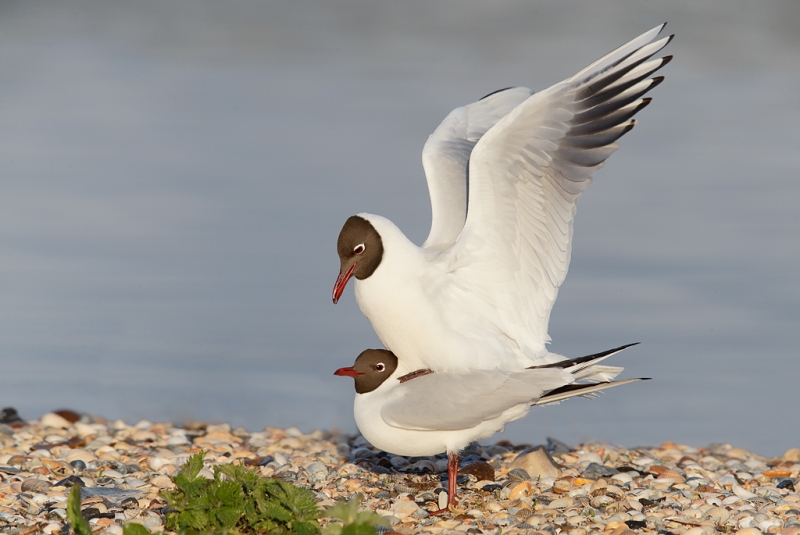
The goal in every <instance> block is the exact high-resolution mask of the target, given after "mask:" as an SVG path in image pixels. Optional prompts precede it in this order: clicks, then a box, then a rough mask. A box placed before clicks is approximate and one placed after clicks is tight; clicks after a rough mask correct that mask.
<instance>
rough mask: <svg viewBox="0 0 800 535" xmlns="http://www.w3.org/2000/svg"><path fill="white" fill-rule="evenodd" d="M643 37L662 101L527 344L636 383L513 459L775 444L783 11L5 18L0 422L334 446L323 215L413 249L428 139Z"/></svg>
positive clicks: (781, 340) (366, 8) (64, 8)
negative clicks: (544, 325)
mask: <svg viewBox="0 0 800 535" xmlns="http://www.w3.org/2000/svg"><path fill="white" fill-rule="evenodd" d="M664 20H667V21H669V26H668V30H669V31H670V32H675V33H677V34H678V35H677V38H676V40H675V41H674V42H673V43H672V44H670V46H669V48H668V52H669V53H672V54H674V55H675V60H674V61H673V62H672V63H671V64H670V65H669V66H668V67H666V68H665V72H664V74H665V75H666V76H667V80H666V82H665V83H664V84H662V85H661V86H660V87H659V88H658V89H656V90H655V91H654V93H653V96H654V97H655V100H654V102H653V104H652V105H651V106H650V107H649V108H648V109H647V110H645V111H643V112H642V113H641V114H640V116H639V119H640V121H639V124H638V125H637V127H636V129H635V130H634V131H633V132H631V133H630V134H629V135H627V136H626V137H625V138H624V139H623V140H622V148H621V149H620V150H619V151H618V152H617V153H616V154H615V155H614V156H613V157H612V158H611V159H610V160H609V162H608V164H607V166H606V167H605V169H603V170H602V171H600V172H599V173H598V174H597V176H596V179H595V183H594V184H593V185H592V186H591V187H590V188H589V190H588V191H587V192H586V194H585V195H584V196H583V197H582V199H581V202H580V204H579V210H578V216H577V220H576V224H575V240H574V249H573V255H572V265H571V268H570V273H569V275H568V277H567V280H566V283H565V284H564V286H563V287H562V289H561V291H560V294H559V298H558V301H557V303H556V307H555V310H554V313H553V316H552V320H551V324H550V325H551V336H552V338H553V344H552V346H551V347H552V349H553V350H554V351H557V352H560V353H562V354H565V355H568V356H578V355H583V354H587V353H593V352H596V351H599V350H603V349H607V348H610V347H615V346H617V345H621V344H623V343H627V342H632V341H640V342H642V344H641V345H640V346H637V347H636V348H633V349H630V350H628V351H627V352H625V353H624V354H622V355H620V356H619V358H618V359H617V360H616V363H618V364H621V365H624V366H625V367H626V371H625V372H624V375H625V376H626V377H635V376H648V377H653V378H654V380H653V381H650V382H647V383H639V384H636V385H631V386H626V387H625V388H620V389H616V390H613V391H610V392H608V393H607V394H605V395H603V396H601V398H600V399H597V400H593V401H585V400H571V401H568V402H565V403H562V404H561V405H559V406H557V407H546V408H541V409H535V410H534V411H532V413H531V414H530V415H529V416H528V417H527V418H526V419H524V420H522V421H520V422H515V423H513V424H511V425H509V426H508V429H507V431H506V433H505V435H504V436H505V437H506V438H510V439H511V440H514V441H517V442H532V443H536V442H541V441H543V440H544V439H545V437H546V436H554V437H557V438H559V439H561V440H563V441H566V442H570V443H577V442H578V441H582V440H587V439H598V440H606V441H609V442H612V443H616V444H623V445H627V446H636V445H644V444H658V443H660V442H663V441H666V440H674V441H676V442H681V443H687V444H691V445H696V446H701V445H706V444H708V443H711V442H731V443H734V444H735V445H737V446H739V447H745V448H750V449H752V450H754V451H756V452H758V453H761V454H764V455H777V454H781V453H783V451H785V450H786V449H788V448H790V447H799V446H800V432H798V431H797V414H798V411H797V407H798V401H797V399H798V398H797V396H798V386H797V385H798V377H800V354H798V353H799V352H798V347H800V329H799V328H798V327H800V282H798V281H799V280H800V278H798V273H800V217H798V215H797V211H798V210H797V204H798V200H800V150H798V147H799V146H800V135H799V134H798V126H797V125H798V124H800V104H798V98H797V88H798V86H800V34H798V32H797V31H796V28H797V26H798V23H800V4H798V3H797V2H794V1H789V0H787V1H785V2H770V3H758V4H752V3H748V2H738V1H732V0H716V1H708V2H705V3H703V4H702V5H696V6H692V7H691V8H688V7H682V5H681V4H679V3H674V2H673V3H660V4H659V5H658V6H655V5H653V4H647V5H644V4H642V5H639V4H629V3H626V4H609V3H597V2H592V1H589V0H586V1H580V2H579V1H569V2H564V1H562V2H559V3H558V4H547V5H537V4H534V3H531V2H523V1H518V2H516V1H507V2H506V1H503V2H492V3H486V2H482V1H477V0H475V1H472V0H452V1H450V0H443V1H436V2H428V1H422V0H419V1H417V0H409V1H404V2H383V3H379V2H371V1H367V0H352V1H344V0H329V1H326V2H324V3H315V2H305V1H295V2H262V1H255V0H253V1H251V2H246V1H240V0H235V1H228V2H224V3H219V2H213V1H194V0H192V1H188V0H187V1H181V0H175V1H172V2H161V1H155V0H154V1H145V0H140V1H138V2H135V3H131V2H123V1H121V0H106V1H104V2H90V1H67V2H59V3H55V4H54V3H51V2H46V1H44V0H25V1H19V2H5V3H3V4H2V5H0V72H1V73H2V76H1V77H0V366H2V373H1V374H0V404H2V405H3V406H14V407H16V408H17V409H18V410H19V411H20V413H21V414H22V416H23V417H27V418H35V417H38V416H40V415H41V414H42V413H44V412H46V411H48V410H53V409H57V408H61V407H69V408H72V409H75V410H79V411H85V412H91V413H96V414H100V415H103V416H105V417H108V418H124V419H126V420H128V421H136V420H138V419H140V418H147V419H149V420H154V421H155V420H176V421H182V420H189V419H201V420H220V421H227V422H230V423H232V424H234V425H245V426H247V427H249V428H251V429H259V428H261V427H263V426H265V425H273V426H290V425H297V426H299V427H300V428H301V429H304V430H311V429H314V428H332V427H337V428H340V429H344V430H347V431H355V424H354V422H353V418H352V408H351V404H352V398H353V395H354V392H353V390H352V385H351V384H350V381H348V380H342V379H341V378H336V377H333V376H332V372H333V370H335V369H336V368H338V367H340V366H345V365H349V364H350V363H351V362H352V360H353V359H354V358H355V356H356V355H357V354H358V353H359V352H360V351H361V350H362V349H364V348H366V347H378V344H379V343H378V342H377V339H376V337H375V335H374V334H373V333H372V331H371V329H370V327H369V324H368V322H367V321H366V319H365V318H364V317H363V316H361V314H360V312H359V310H358V307H357V306H356V304H355V301H354V298H353V295H352V290H350V289H348V290H347V291H346V292H345V295H344V297H343V298H342V301H341V302H340V304H339V305H337V306H335V307H334V306H333V305H332V304H331V302H330V292H331V288H332V286H333V282H334V280H335V278H336V275H337V273H338V260H337V257H336V253H335V240H336V236H337V234H338V231H339V228H340V226H341V224H342V223H343V221H344V220H345V219H346V217H347V216H349V215H351V214H353V213H357V212H361V211H368V212H372V213H377V214H382V215H385V216H387V217H389V218H390V219H392V220H393V221H395V222H396V223H397V224H398V226H399V227H400V228H401V229H403V230H404V231H405V232H406V233H407V235H409V237H411V238H412V239H413V240H415V241H417V242H418V243H419V242H421V241H422V240H424V238H425V236H426V235H427V230H428V226H429V221H430V209H429V205H428V198H427V190H426V186H425V181H424V176H423V173H422V168H421V164H420V153H421V149H422V144H423V143H424V141H425V139H426V138H427V136H428V135H429V134H430V133H431V132H432V131H433V129H434V128H435V127H436V126H437V125H438V123H439V121H441V119H442V118H444V116H445V115H446V114H447V113H448V112H449V111H450V110H451V109H452V108H454V107H456V106H458V105H462V104H465V103H468V102H471V101H473V100H475V99H476V98H478V97H480V96H482V95H484V94H486V93H488V92H490V91H492V90H494V89H497V88H500V87H506V86H509V85H526V86H529V87H532V88H534V89H542V88H544V87H546V86H548V85H550V84H552V83H554V82H557V81H559V80H561V79H563V78H565V77H567V76H569V75H571V74H573V73H574V72H577V70H579V69H580V68H582V67H584V66H585V65H586V64H588V63H589V62H591V61H593V60H594V59H596V57H598V56H599V55H601V54H602V53H605V52H607V51H609V50H610V49H612V48H614V47H616V46H617V45H619V44H622V43H623V42H624V41H626V40H627V39H629V38H632V37H634V36H636V35H638V34H639V33H641V32H643V31H645V30H647V29H649V28H651V27H653V26H655V25H656V24H658V23H660V22H662V21H664Z"/></svg>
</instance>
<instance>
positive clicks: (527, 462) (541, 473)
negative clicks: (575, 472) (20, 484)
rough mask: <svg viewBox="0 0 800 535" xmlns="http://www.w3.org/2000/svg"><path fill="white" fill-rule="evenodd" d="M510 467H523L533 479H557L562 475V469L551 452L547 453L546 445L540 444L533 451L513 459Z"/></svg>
mask: <svg viewBox="0 0 800 535" xmlns="http://www.w3.org/2000/svg"><path fill="white" fill-rule="evenodd" d="M509 468H510V469H514V468H521V469H522V470H525V471H526V472H527V473H528V476H529V477H530V478H531V479H544V478H546V477H552V478H554V479H555V478H557V477H558V476H560V475H561V469H560V468H559V467H558V465H557V464H556V463H555V461H554V460H553V458H552V457H551V456H550V454H549V453H547V450H546V449H544V446H538V447H536V448H534V449H533V451H530V452H527V453H525V452H523V453H521V454H520V455H519V456H518V457H517V458H516V459H514V460H513V461H511V464H510V465H509Z"/></svg>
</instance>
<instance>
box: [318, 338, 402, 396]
mask: <svg viewBox="0 0 800 535" xmlns="http://www.w3.org/2000/svg"><path fill="white" fill-rule="evenodd" d="M396 369H397V357H395V356H394V353H392V352H391V351H387V350H385V349H367V350H365V351H363V352H362V353H361V354H360V355H359V356H358V358H357V359H356V363H355V364H353V367H352V368H339V369H338V370H336V371H335V372H333V375H342V376H347V377H352V378H354V379H355V380H356V393H357V394H366V393H367V392H372V391H373V390H375V389H376V388H378V387H379V386H381V385H382V384H383V382H384V381H385V380H386V379H388V378H389V377H391V375H392V374H393V373H394V371H395V370H396Z"/></svg>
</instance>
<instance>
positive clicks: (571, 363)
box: [527, 342, 641, 370]
mask: <svg viewBox="0 0 800 535" xmlns="http://www.w3.org/2000/svg"><path fill="white" fill-rule="evenodd" d="M640 343H641V342H633V343H630V344H625V345H624V346H619V347H615V348H614V349H609V350H607V351H601V352H600V353H594V354H592V355H586V356H585V357H578V358H576V359H566V360H560V361H558V362H551V363H550V364H540V365H539V366H529V367H528V368H527V369H528V370H535V369H539V368H568V367H570V366H574V365H575V364H582V363H584V362H591V361H593V360H597V359H601V358H603V357H605V356H607V355H613V354H614V353H619V352H620V351H622V350H623V349H628V348H629V347H633V346H636V345H639V344H640Z"/></svg>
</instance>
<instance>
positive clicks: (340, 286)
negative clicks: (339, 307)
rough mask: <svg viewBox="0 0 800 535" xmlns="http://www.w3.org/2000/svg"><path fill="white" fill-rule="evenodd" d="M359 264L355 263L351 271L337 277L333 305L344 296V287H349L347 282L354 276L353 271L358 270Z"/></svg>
mask: <svg viewBox="0 0 800 535" xmlns="http://www.w3.org/2000/svg"><path fill="white" fill-rule="evenodd" d="M357 265H358V262H355V263H354V264H353V265H352V266H350V269H348V270H347V273H344V274H342V273H339V276H338V277H336V284H334V285H333V304H334V305H335V304H336V303H338V302H339V298H340V297H341V296H342V292H343V291H344V287H345V286H347V281H349V280H350V277H352V276H353V270H355V269H356V266H357Z"/></svg>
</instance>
